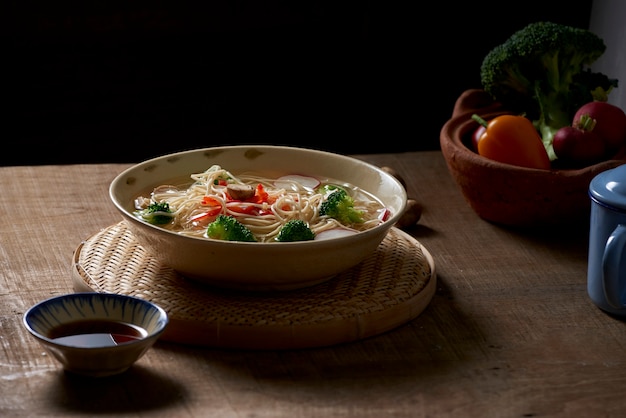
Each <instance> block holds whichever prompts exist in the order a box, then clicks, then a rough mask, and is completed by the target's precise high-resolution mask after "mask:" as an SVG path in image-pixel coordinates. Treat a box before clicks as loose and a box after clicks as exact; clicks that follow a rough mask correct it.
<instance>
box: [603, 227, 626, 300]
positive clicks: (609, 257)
mask: <svg viewBox="0 0 626 418" xmlns="http://www.w3.org/2000/svg"><path fill="white" fill-rule="evenodd" d="M625 246H626V225H623V224H619V225H617V227H616V228H615V229H614V230H613V233H612V234H611V235H610V236H609V239H608V240H607V241H606V245H605V247H604V255H603V256H602V284H603V285H604V295H605V297H606V300H607V302H608V303H609V305H611V306H612V307H614V308H616V309H622V308H625V307H626V304H625V303H624V298H623V294H624V293H625V292H624V290H625V289H624V288H625V287H626V277H624V278H623V279H624V280H623V283H622V285H620V277H619V276H620V271H619V267H620V264H621V263H622V254H623V253H624V251H623V250H624V247H625ZM624 274H626V272H622V275H624Z"/></svg>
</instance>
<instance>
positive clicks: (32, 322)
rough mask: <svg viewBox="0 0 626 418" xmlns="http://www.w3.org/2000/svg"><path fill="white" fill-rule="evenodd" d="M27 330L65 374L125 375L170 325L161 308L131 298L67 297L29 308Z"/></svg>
mask: <svg viewBox="0 0 626 418" xmlns="http://www.w3.org/2000/svg"><path fill="white" fill-rule="evenodd" d="M23 323H24V326H25V327H26V329H27V330H28V331H29V332H30V333H31V335H33V336H34V337H35V338H36V339H37V340H38V341H39V343H40V344H41V345H42V346H43V347H44V348H45V349H46V350H47V351H48V352H49V353H50V354H52V355H53V356H54V357H55V358H56V359H57V360H58V361H59V362H60V363H61V364H62V365H63V367H64V369H65V370H66V371H68V372H72V373H76V374H80V375H85V376H93V377H102V376H111V375H115V374H119V373H122V372H124V371H126V370H128V369H129V368H130V367H131V366H132V365H133V364H134V363H135V362H136V361H137V360H138V359H139V358H140V357H142V356H143V355H144V354H145V352H146V351H147V350H148V349H149V348H150V347H152V346H153V345H154V343H155V342H156V341H157V340H158V338H159V337H160V336H161V334H162V333H163V331H164V330H165V328H166V326H167V324H168V323H169V318H168V315H167V313H166V312H165V310H163V308H161V307H160V306H158V305H156V304H154V303H152V302H150V301H147V300H144V299H140V298H136V297H133V296H126V295H119V294H112V293H97V292H86V293H70V294H66V295H61V296H56V297H53V298H50V299H46V300H44V301H41V302H39V303H37V304H36V305H34V306H32V307H31V308H29V309H28V310H27V311H26V312H25V313H24V317H23Z"/></svg>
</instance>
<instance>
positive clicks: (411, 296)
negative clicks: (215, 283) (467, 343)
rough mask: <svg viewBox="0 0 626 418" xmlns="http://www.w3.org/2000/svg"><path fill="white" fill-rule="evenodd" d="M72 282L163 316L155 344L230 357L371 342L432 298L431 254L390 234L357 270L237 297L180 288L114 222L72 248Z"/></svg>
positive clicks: (183, 282) (175, 277)
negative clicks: (138, 301)
mask: <svg viewBox="0 0 626 418" xmlns="http://www.w3.org/2000/svg"><path fill="white" fill-rule="evenodd" d="M72 276H73V281H74V290H75V291H96V292H110V293H119V294H126V295H131V296H136V297H140V298H143V299H147V300H150V301H152V302H154V303H157V304H158V305H160V306H161V307H163V308H164V309H165V310H166V311H167V313H168V315H169V317H170V324H169V325H168V327H167V329H166V331H165V332H164V334H163V336H162V337H161V339H162V340H165V341H171V342H177V343H183V344H190V345H198V346H206V347H221V348H238V349H294V348H311V347H322V346H329V345H334V344H339V343H345V342H350V341H356V340H359V339H362V338H367V337H371V336H374V335H378V334H381V333H383V332H386V331H389V330H391V329H393V328H396V327H398V326H400V325H402V324H404V323H406V322H408V321H410V320H412V319H414V318H416V317H417V316H418V315H419V314H420V313H421V312H422V311H423V310H424V309H425V308H426V307H427V306H428V304H429V303H430V300H431V299H432V297H433V295H434V293H435V288H436V274H435V265H434V262H433V258H432V256H431V255H430V253H429V252H428V251H427V250H426V249H425V248H424V247H423V246H422V245H421V244H420V243H419V242H418V241H417V240H415V239H414V238H413V237H411V236H410V235H408V234H407V233H405V232H403V231H401V230H400V229H397V228H395V227H394V228H392V229H391V230H390V231H389V233H388V234H387V236H386V237H385V239H384V240H383V242H382V243H381V244H380V246H379V247H378V249H377V250H376V252H375V253H374V254H373V255H372V256H371V257H370V258H368V259H367V260H365V261H363V262H362V263H360V264H359V265H357V266H355V267H353V268H351V269H349V270H347V271H345V272H343V273H341V274H339V275H337V276H335V277H333V278H332V279H330V280H328V281H326V282H324V283H321V284H318V285H315V286H312V287H308V288H304V289H298V290H292V291H277V292H271V293H258V292H242V291H235V290H226V289H218V288H213V287H208V286H206V285H204V284H200V283H199V282H194V281H192V280H189V279H187V278H185V277H183V276H181V275H180V274H179V273H177V272H176V271H174V270H172V269H171V268H169V267H167V266H165V265H163V264H161V263H160V262H159V261H157V260H156V259H155V258H154V257H152V256H151V255H150V254H148V253H147V252H146V251H145V250H144V249H143V248H142V247H141V246H139V245H138V244H137V242H136V241H135V239H134V237H133V235H132V233H131V232H130V231H129V230H128V229H127V228H126V226H125V223H124V222H123V221H122V222H120V223H117V224H114V225H111V226H109V227H108V228H105V229H103V230H101V231H100V232H98V233H96V234H94V235H93V236H91V237H90V238H88V239H87V240H85V241H83V242H82V243H81V244H80V245H79V246H78V248H77V249H76V250H75V252H74V257H73V259H72Z"/></svg>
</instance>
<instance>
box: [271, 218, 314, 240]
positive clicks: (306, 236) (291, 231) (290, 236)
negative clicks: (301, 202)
mask: <svg viewBox="0 0 626 418" xmlns="http://www.w3.org/2000/svg"><path fill="white" fill-rule="evenodd" d="M314 238H315V234H314V233H313V231H311V228H309V226H308V225H307V224H306V222H304V221H302V220H300V219H292V220H290V221H287V223H285V225H283V227H282V228H281V229H280V232H279V233H278V236H277V237H276V241H278V242H293V241H310V240H312V239H314Z"/></svg>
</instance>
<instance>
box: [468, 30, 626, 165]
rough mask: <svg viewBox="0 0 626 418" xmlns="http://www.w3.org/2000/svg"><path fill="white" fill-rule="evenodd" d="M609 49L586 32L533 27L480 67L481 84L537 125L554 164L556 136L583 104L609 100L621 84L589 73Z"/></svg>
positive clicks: (494, 51) (512, 38)
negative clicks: (611, 91)
mask: <svg viewBox="0 0 626 418" xmlns="http://www.w3.org/2000/svg"><path fill="white" fill-rule="evenodd" d="M605 50H606V45H605V44H604V41H603V40H602V38H600V37H599V36H597V35H596V34H594V33H593V32H591V31H589V30H587V29H581V28H576V27H572V26H567V25H562V24H558V23H553V22H535V23H531V24H529V25H527V26H525V27H524V28H522V29H520V30H518V31H517V32H515V33H513V35H511V36H510V37H509V38H508V39H507V40H505V41H504V42H503V43H502V44H500V45H497V46H496V47H494V48H493V49H492V50H491V51H489V53H487V55H486V56H485V57H484V59H483V62H482V64H481V67H480V78H481V83H482V86H483V89H484V90H485V91H486V92H487V93H489V94H490V95H491V96H492V97H493V99H494V100H496V101H498V102H500V103H502V104H503V105H504V106H505V107H506V108H508V109H510V110H512V111H516V112H519V113H523V114H525V115H526V117H528V118H529V119H530V120H532V121H533V124H534V125H535V127H536V128H537V130H538V131H539V133H540V134H541V136H542V139H543V142H544V145H545V146H546V150H547V151H548V155H549V156H550V159H551V160H554V159H555V158H556V155H555V154H554V151H553V149H552V139H553V136H554V133H556V131H557V130H558V129H559V128H561V127H563V126H567V125H571V123H572V118H573V116H574V113H575V112H576V110H578V108H580V107H581V106H582V105H583V104H585V103H587V102H590V101H592V100H594V99H597V98H601V97H604V100H606V96H607V95H608V92H610V90H611V89H612V88H613V87H617V80H611V79H609V78H608V77H607V76H606V75H604V74H602V73H592V72H590V71H589V70H587V69H586V68H585V67H586V66H588V65H590V64H592V63H593V62H595V61H596V60H597V59H598V58H599V57H600V56H601V55H602V54H603V53H604V51H605Z"/></svg>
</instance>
